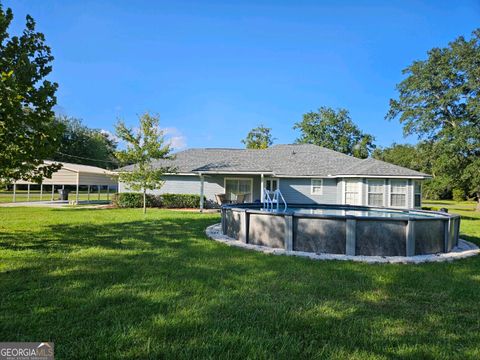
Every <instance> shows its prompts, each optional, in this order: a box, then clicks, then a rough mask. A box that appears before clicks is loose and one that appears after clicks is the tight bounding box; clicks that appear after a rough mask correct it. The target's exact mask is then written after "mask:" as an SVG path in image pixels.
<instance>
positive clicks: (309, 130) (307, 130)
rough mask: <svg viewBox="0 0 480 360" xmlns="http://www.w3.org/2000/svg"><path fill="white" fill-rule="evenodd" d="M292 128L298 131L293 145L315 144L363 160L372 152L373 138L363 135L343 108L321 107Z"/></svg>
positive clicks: (307, 114)
mask: <svg viewBox="0 0 480 360" xmlns="http://www.w3.org/2000/svg"><path fill="white" fill-rule="evenodd" d="M293 128H294V129H298V130H300V132H301V135H300V137H299V138H298V139H297V143H305V144H315V145H319V146H323V147H326V148H329V149H332V150H335V151H339V152H341V153H344V154H347V155H353V156H355V157H358V158H362V159H364V158H367V157H368V156H369V155H370V153H371V152H372V151H373V150H374V149H375V145H374V141H375V138H374V137H373V136H372V135H370V134H366V133H363V132H362V131H361V130H360V129H359V128H358V126H357V125H356V124H355V123H354V122H353V121H352V119H351V118H350V114H349V112H348V110H346V109H338V110H334V109H332V108H330V107H326V106H322V107H321V108H320V109H318V112H309V113H306V114H304V115H303V120H302V121H300V122H297V123H295V126H294V127H293Z"/></svg>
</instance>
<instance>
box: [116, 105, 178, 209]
mask: <svg viewBox="0 0 480 360" xmlns="http://www.w3.org/2000/svg"><path fill="white" fill-rule="evenodd" d="M116 133H117V136H118V137H119V139H121V140H122V141H123V142H125V144H126V149H125V150H121V151H117V152H116V156H117V159H118V160H119V162H120V164H133V167H132V169H131V170H130V171H121V172H120V174H119V180H120V181H121V182H124V183H126V184H127V185H128V186H129V187H130V189H132V190H134V191H142V192H143V213H145V212H146V192H147V190H154V189H158V188H160V187H162V185H163V183H164V181H163V180H162V176H163V175H164V174H165V173H167V172H168V173H172V172H175V169H174V168H172V167H169V166H163V167H162V166H160V167H154V166H153V164H152V161H154V160H162V159H170V158H171V155H169V154H170V146H169V144H167V143H166V142H165V137H164V134H163V131H162V130H161V129H160V119H159V116H158V115H150V114H149V113H145V114H143V115H142V116H140V117H139V126H138V129H135V130H134V129H132V128H129V127H127V126H126V125H125V123H124V122H123V121H119V122H118V123H117V125H116Z"/></svg>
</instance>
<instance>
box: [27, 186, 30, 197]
mask: <svg viewBox="0 0 480 360" xmlns="http://www.w3.org/2000/svg"><path fill="white" fill-rule="evenodd" d="M27 201H30V183H28V184H27Z"/></svg>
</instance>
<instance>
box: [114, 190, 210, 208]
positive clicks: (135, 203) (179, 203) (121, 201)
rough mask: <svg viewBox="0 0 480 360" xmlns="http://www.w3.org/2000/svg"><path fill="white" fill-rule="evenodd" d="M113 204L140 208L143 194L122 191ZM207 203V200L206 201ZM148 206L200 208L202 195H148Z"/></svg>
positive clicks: (115, 197) (121, 206)
mask: <svg viewBox="0 0 480 360" xmlns="http://www.w3.org/2000/svg"><path fill="white" fill-rule="evenodd" d="M112 204H113V205H114V206H115V207H119V208H140V207H143V194H141V193H120V194H115V195H114V196H113V198H112ZM205 204H206V205H207V202H206V201H205ZM146 205H147V207H150V208H152V207H158V208H167V209H180V208H198V207H200V195H193V194H162V195H151V194H147V196H146Z"/></svg>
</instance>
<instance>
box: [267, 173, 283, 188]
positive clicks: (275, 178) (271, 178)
mask: <svg viewBox="0 0 480 360" xmlns="http://www.w3.org/2000/svg"><path fill="white" fill-rule="evenodd" d="M268 180H276V181H277V189H278V190H280V179H279V178H277V177H272V176H269V177H265V179H264V184H265V189H266V188H267V181H268Z"/></svg>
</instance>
